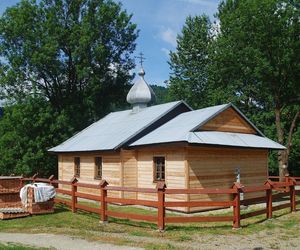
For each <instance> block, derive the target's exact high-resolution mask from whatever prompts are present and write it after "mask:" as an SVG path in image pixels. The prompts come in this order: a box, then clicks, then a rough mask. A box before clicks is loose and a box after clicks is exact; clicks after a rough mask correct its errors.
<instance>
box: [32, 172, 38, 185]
mask: <svg viewBox="0 0 300 250" xmlns="http://www.w3.org/2000/svg"><path fill="white" fill-rule="evenodd" d="M37 176H38V173H36V174H34V175H33V176H32V177H31V178H32V183H35V179H36V178H37Z"/></svg>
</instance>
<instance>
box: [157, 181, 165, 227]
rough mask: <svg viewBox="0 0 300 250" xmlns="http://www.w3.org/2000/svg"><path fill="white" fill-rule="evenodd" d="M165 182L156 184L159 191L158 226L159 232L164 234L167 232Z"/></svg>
mask: <svg viewBox="0 0 300 250" xmlns="http://www.w3.org/2000/svg"><path fill="white" fill-rule="evenodd" d="M165 189H166V184H165V182H158V183H157V184H156V190H157V199H158V203H157V216H158V218H157V225H158V230H159V232H164V230H165Z"/></svg>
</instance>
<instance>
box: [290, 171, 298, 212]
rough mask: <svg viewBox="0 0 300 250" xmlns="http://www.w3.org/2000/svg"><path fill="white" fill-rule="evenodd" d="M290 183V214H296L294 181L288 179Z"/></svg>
mask: <svg viewBox="0 0 300 250" xmlns="http://www.w3.org/2000/svg"><path fill="white" fill-rule="evenodd" d="M289 183H290V185H291V186H290V202H291V212H296V190H295V185H296V180H295V179H294V178H291V177H289Z"/></svg>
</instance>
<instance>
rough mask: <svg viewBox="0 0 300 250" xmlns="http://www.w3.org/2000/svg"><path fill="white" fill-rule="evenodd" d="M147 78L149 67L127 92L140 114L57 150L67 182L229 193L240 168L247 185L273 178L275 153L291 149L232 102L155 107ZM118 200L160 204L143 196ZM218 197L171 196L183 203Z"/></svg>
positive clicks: (123, 116)
mask: <svg viewBox="0 0 300 250" xmlns="http://www.w3.org/2000/svg"><path fill="white" fill-rule="evenodd" d="M144 76H145V72H144V70H143V69H141V71H140V73H139V79H138V80H137V81H136V82H135V84H134V85H133V86H132V88H131V89H130V91H129V93H128V95H127V101H128V102H129V103H130V104H132V109H130V110H125V111H119V112H112V113H110V114H108V115H107V116H105V117H104V118H102V119H100V120H99V121H97V122H95V123H93V124H92V125H90V126H89V127H87V128H86V129H84V130H82V131H81V132H79V133H77V134H76V135H74V136H73V137H71V138H70V139H68V140H67V141H65V142H63V143H62V144H60V145H58V146H56V147H54V148H52V149H50V150H49V151H50V152H53V153H55V154H57V155H58V168H59V169H58V170H59V171H58V174H59V179H60V180H66V181H69V180H70V179H71V178H72V177H73V176H76V178H77V179H78V180H79V181H80V182H84V183H93V184H98V183H99V182H100V180H101V179H105V180H106V181H107V182H108V183H109V185H111V186H124V187H141V188H155V186H156V183H157V182H158V181H165V183H166V185H167V187H169V188H229V187H231V186H232V184H233V182H235V181H236V170H237V169H238V170H239V171H240V178H241V182H242V183H243V184H244V185H255V184H257V185H261V184H263V183H264V182H265V181H266V179H267V176H268V153H269V150H271V149H276V150H284V149H285V147H283V146H282V145H280V144H278V143H276V142H274V141H272V140H270V139H268V138H266V137H265V136H264V135H263V134H262V132H261V131H259V130H258V129H257V128H256V127H255V125H254V124H252V123H251V121H249V120H248V119H247V117H245V116H244V115H243V114H242V113H241V111H239V110H238V108H236V107H235V106H234V105H232V104H224V105H219V106H213V107H208V108H204V109H199V110H193V109H192V108H191V107H189V106H188V105H187V104H186V103H185V102H184V101H176V102H169V103H165V104H161V105H153V106H147V104H148V103H150V102H151V101H152V100H153V98H155V95H154V93H153V90H152V89H151V87H150V86H148V84H147V83H146V82H145V80H144ZM63 188H67V187H63ZM81 192H88V190H81ZM111 195H113V196H118V197H125V198H137V199H149V200H152V199H153V200H156V199H157V197H156V196H155V195H154V196H153V195H151V194H141V193H139V194H135V193H126V192H115V193H112V194H111ZM214 198H215V196H214V195H210V196H208V195H187V194H182V195H170V196H168V197H166V199H167V200H176V201H193V200H198V201H199V200H214ZM197 210H198V208H190V209H187V208H185V209H183V211H185V212H193V211H197Z"/></svg>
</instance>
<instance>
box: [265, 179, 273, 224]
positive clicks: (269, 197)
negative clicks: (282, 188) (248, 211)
mask: <svg viewBox="0 0 300 250" xmlns="http://www.w3.org/2000/svg"><path fill="white" fill-rule="evenodd" d="M265 186H266V187H267V188H268V189H267V190H266V211H267V219H272V216H273V196H272V194H273V191H272V189H273V182H272V181H271V180H267V181H266V182H265Z"/></svg>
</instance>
